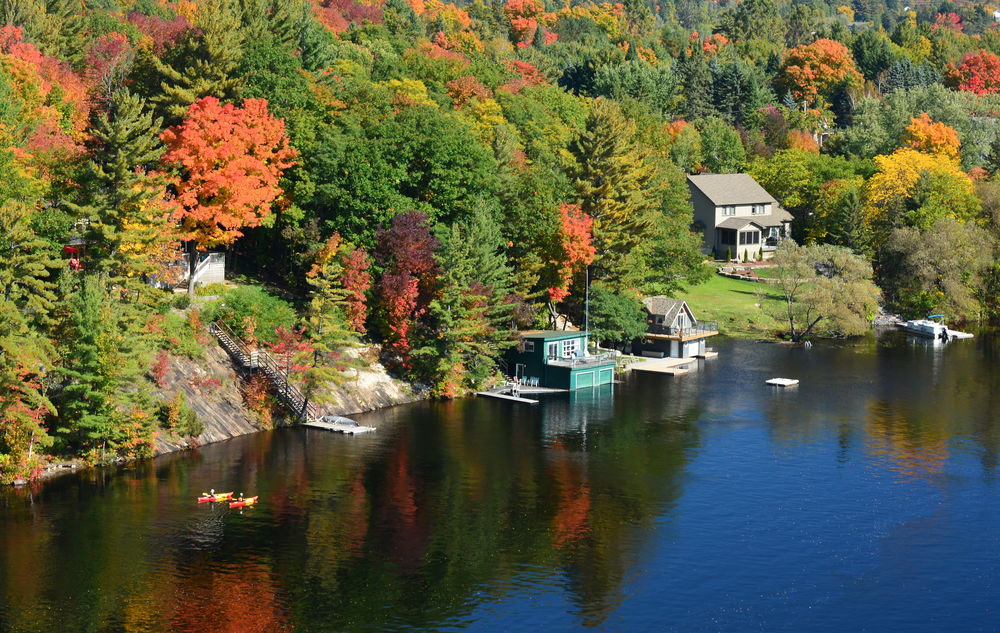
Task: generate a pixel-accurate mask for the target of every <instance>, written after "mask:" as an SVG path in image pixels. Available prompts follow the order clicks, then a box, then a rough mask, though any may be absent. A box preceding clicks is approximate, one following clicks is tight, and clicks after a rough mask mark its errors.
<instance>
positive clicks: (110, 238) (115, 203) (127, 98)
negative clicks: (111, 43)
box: [74, 90, 170, 279]
mask: <svg viewBox="0 0 1000 633" xmlns="http://www.w3.org/2000/svg"><path fill="white" fill-rule="evenodd" d="M144 106H145V103H144V101H143V100H142V99H141V98H140V97H138V96H136V95H133V94H131V93H129V92H128V91H126V90H121V91H118V92H117V93H115V95H114V96H113V97H112V100H111V103H110V104H109V108H108V111H107V112H106V113H102V114H101V115H100V116H98V117H97V119H96V121H95V122H94V125H93V127H92V128H91V134H92V136H93V139H94V147H95V149H94V152H93V154H92V156H91V160H90V161H89V162H88V163H87V165H86V167H85V168H84V174H83V176H82V177H81V179H80V180H81V182H82V183H83V184H84V185H85V186H84V187H83V191H84V192H85V196H86V198H85V200H84V201H83V204H81V205H79V206H77V207H76V208H75V209H74V210H75V211H76V212H77V213H78V214H79V215H80V216H82V217H85V218H87V219H88V220H89V230H88V234H87V239H88V242H89V243H88V256H89V258H90V261H89V262H88V264H89V265H90V266H92V267H93V268H94V269H96V270H99V271H101V272H104V273H110V274H111V275H112V277H113V278H115V279H122V278H137V277H138V276H139V275H143V274H149V273H152V272H154V270H155V269H156V268H157V257H158V256H159V255H160V251H161V247H162V244H163V242H165V241H167V240H169V239H170V234H169V232H168V227H167V224H168V218H167V214H166V209H165V208H164V186H165V183H164V180H163V178H162V177H161V176H158V175H153V173H152V172H153V170H154V169H155V168H156V167H157V163H158V161H159V159H160V156H162V155H163V152H164V147H163V145H162V143H160V139H159V136H158V133H159V130H160V129H161V119H160V118H158V117H157V118H153V115H152V113H151V112H150V111H149V110H147V109H146V108H145V107H144Z"/></svg>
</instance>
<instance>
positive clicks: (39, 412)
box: [0, 298, 55, 483]
mask: <svg viewBox="0 0 1000 633" xmlns="http://www.w3.org/2000/svg"><path fill="white" fill-rule="evenodd" d="M53 358H54V351H53V349H52V346H51V345H50V344H49V342H48V341H47V340H46V339H45V338H44V337H42V336H39V335H38V334H36V333H35V332H34V331H33V330H32V329H31V328H30V327H29V326H28V322H27V321H26V319H25V317H24V314H23V313H22V311H21V309H20V308H19V307H18V306H16V305H15V304H14V303H13V302H11V301H8V300H6V299H3V298H0V483H10V480H11V479H13V478H14V477H22V478H25V479H27V478H29V477H30V475H31V473H30V471H31V469H32V468H34V467H35V466H37V464H36V463H35V461H36V460H35V458H36V455H35V451H36V449H37V448H41V447H45V446H48V445H50V444H51V443H52V439H51V438H50V437H49V435H48V433H47V431H46V429H45V426H44V425H43V424H42V422H43V421H44V417H45V416H46V415H47V414H51V413H55V408H54V407H53V406H52V403H51V401H49V399H48V397H47V394H46V387H45V384H44V381H45V379H46V376H47V373H48V371H49V370H50V369H51V368H52V365H53Z"/></svg>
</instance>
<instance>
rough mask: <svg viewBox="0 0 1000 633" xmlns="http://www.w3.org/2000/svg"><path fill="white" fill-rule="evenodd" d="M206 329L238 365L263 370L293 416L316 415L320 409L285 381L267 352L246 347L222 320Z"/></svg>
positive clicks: (311, 418)
mask: <svg viewBox="0 0 1000 633" xmlns="http://www.w3.org/2000/svg"><path fill="white" fill-rule="evenodd" d="M208 329H209V331H210V332H211V333H212V334H214V335H215V337H216V338H217V339H219V342H220V343H221V344H222V347H224V348H225V349H226V351H228V352H229V354H230V355H231V356H234V357H236V360H238V361H239V362H240V364H241V365H243V366H245V367H247V368H249V369H250V371H255V370H261V371H263V373H264V376H266V377H267V379H268V381H270V383H271V385H272V386H273V387H274V390H275V393H276V394H277V396H278V400H280V401H281V402H282V404H284V405H285V406H286V407H288V408H289V409H290V410H291V411H292V413H294V414H295V416H296V418H297V419H302V418H303V417H304V418H305V419H306V421H311V420H313V419H316V418H319V417H320V411H319V410H318V409H317V408H316V407H315V406H314V405H313V404H312V403H311V402H309V400H308V398H306V396H305V394H304V393H302V392H301V391H300V390H299V389H298V388H297V387H295V385H292V384H291V383H289V382H288V380H287V379H286V375H285V373H284V372H283V371H282V369H281V366H280V365H278V362H277V361H276V360H275V359H274V357H273V356H272V355H271V354H269V353H267V352H266V351H264V350H256V351H255V350H252V349H250V346H249V345H247V344H246V342H244V341H243V339H241V338H240V337H239V336H237V335H236V333H235V332H233V331H232V329H230V328H229V326H227V325H226V324H225V323H221V322H218V321H216V322H214V323H212V324H210V325H209V326H208Z"/></svg>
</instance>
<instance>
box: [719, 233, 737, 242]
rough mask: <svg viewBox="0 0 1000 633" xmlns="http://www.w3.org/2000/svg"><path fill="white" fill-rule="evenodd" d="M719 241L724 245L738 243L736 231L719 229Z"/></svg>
mask: <svg viewBox="0 0 1000 633" xmlns="http://www.w3.org/2000/svg"><path fill="white" fill-rule="evenodd" d="M719 243H720V244H722V245H724V246H725V245H727V244H728V245H732V246H735V245H736V231H734V230H733V229H719Z"/></svg>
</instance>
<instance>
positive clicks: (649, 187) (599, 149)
mask: <svg viewBox="0 0 1000 633" xmlns="http://www.w3.org/2000/svg"><path fill="white" fill-rule="evenodd" d="M635 137H636V127H635V123H634V122H633V121H632V120H630V119H627V118H625V116H623V115H622V112H621V110H620V109H619V107H618V106H617V105H616V104H615V103H614V102H612V101H608V100H607V99H598V100H597V101H595V102H594V103H593V106H592V107H591V110H590V115H589V116H588V117H587V122H586V125H585V128H584V130H583V131H582V132H581V134H580V136H579V137H578V138H577V139H576V140H575V141H574V142H573V144H572V145H571V146H570V151H571V152H572V154H573V157H574V158H575V164H574V166H573V167H572V169H571V173H570V176H571V177H572V178H573V186H574V188H575V189H576V194H577V197H578V199H579V201H580V206H581V209H582V211H583V212H584V213H585V214H587V215H588V216H590V217H591V218H593V220H594V225H593V231H594V246H596V248H597V257H596V259H595V276H596V277H598V278H601V279H603V280H604V281H605V283H606V284H607V285H608V286H609V287H612V288H617V287H627V286H628V285H629V281H630V280H631V279H633V278H634V276H635V274H636V273H638V272H640V271H637V270H635V267H634V263H635V258H636V257H637V256H640V255H641V254H642V253H643V252H644V251H645V250H646V249H648V248H651V246H652V241H653V240H652V239H651V238H652V236H653V235H654V234H655V231H656V223H657V214H656V210H657V208H658V207H659V195H660V193H661V187H660V186H659V180H658V178H657V171H656V167H655V165H654V164H653V162H652V157H651V152H650V150H649V149H648V148H646V147H644V146H642V145H640V144H639V143H638V142H637V141H636V138H635Z"/></svg>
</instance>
